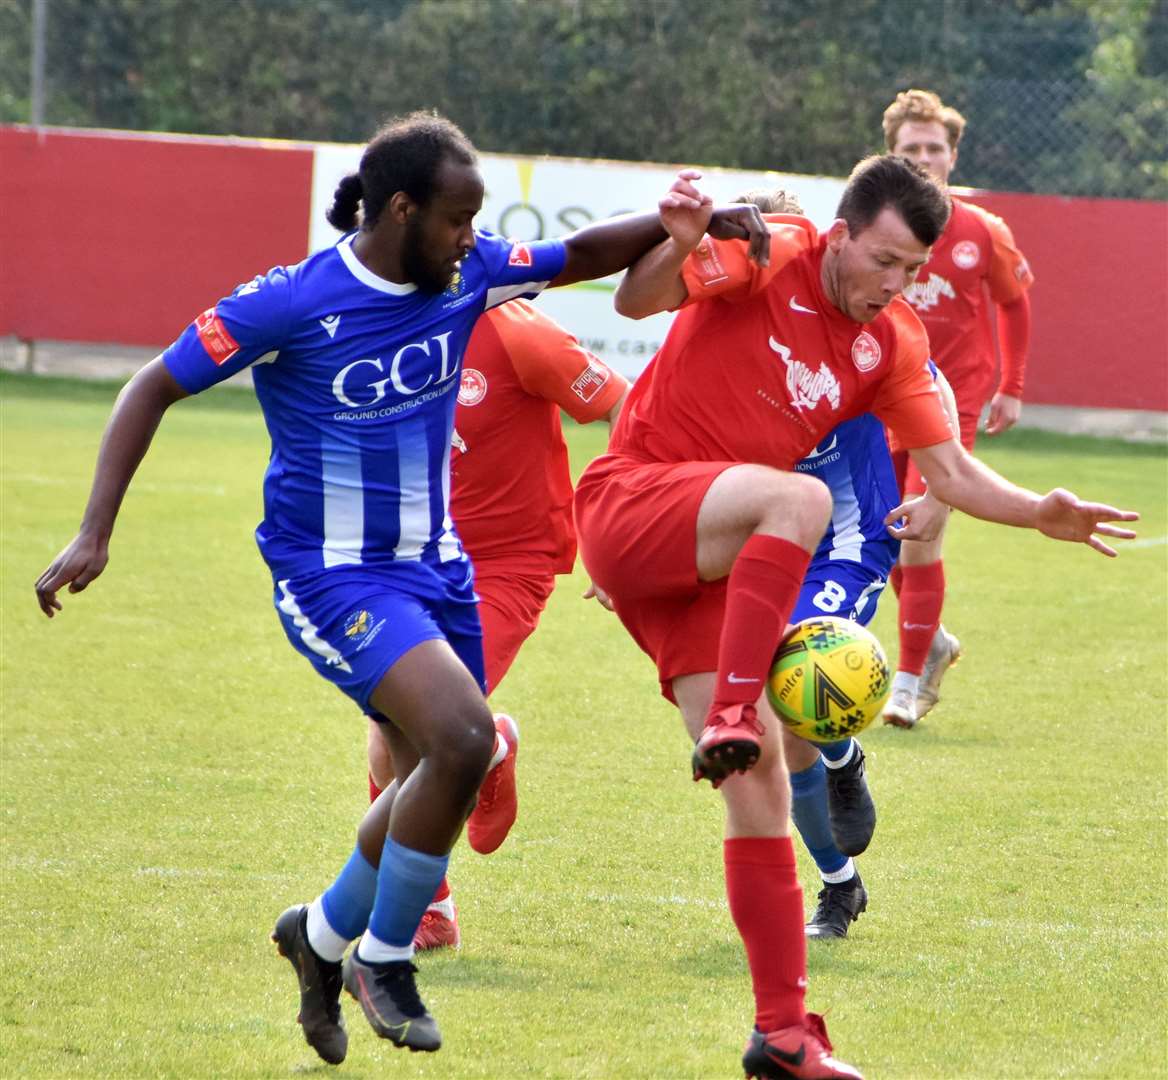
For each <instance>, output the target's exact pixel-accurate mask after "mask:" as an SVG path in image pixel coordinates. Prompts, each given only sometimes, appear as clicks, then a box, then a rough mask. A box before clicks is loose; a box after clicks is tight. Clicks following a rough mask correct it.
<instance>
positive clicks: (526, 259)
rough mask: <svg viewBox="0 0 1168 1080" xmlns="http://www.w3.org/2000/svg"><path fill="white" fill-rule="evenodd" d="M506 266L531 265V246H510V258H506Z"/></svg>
mask: <svg viewBox="0 0 1168 1080" xmlns="http://www.w3.org/2000/svg"><path fill="white" fill-rule="evenodd" d="M507 265H508V266H530V265H531V248H529V247H528V246H527V245H526V244H516V245H515V246H514V247H512V248H511V258H509V259H508V260H507Z"/></svg>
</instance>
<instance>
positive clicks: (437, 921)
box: [414, 907, 462, 952]
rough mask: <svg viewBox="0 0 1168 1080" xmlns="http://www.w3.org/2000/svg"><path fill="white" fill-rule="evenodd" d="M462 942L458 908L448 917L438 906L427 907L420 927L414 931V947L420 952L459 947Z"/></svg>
mask: <svg viewBox="0 0 1168 1080" xmlns="http://www.w3.org/2000/svg"><path fill="white" fill-rule="evenodd" d="M461 943H462V935H461V934H460V933H459V931H458V912H457V910H456V911H455V912H454V914H453V915H451V916H449V917H447V915H446V914H445V912H443V911H441V910H440V909H439V908H437V907H428V908H426V912H425V914H424V915H423V916H422V921H421V922H420V923H419V924H418V929H417V930H415V931H414V948H415V949H416V950H417V951H418V952H422V951H423V950H424V949H446V948H450V949H457V948H458V946H459V945H460V944H461Z"/></svg>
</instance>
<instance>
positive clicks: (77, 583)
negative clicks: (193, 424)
mask: <svg viewBox="0 0 1168 1080" xmlns="http://www.w3.org/2000/svg"><path fill="white" fill-rule="evenodd" d="M186 396H187V393H186V391H185V390H183V388H182V387H181V386H179V384H178V383H177V382H175V380H174V377H173V376H172V375H171V374H170V372H169V371H168V370H167V368H166V365H165V364H164V363H163V362H162V357H160V356H159V357H155V359H153V360H151V361H150V363H149V364H147V365H146V366H145V367H144V368H142V370H141V371H139V372H138V373H137V374H136V375H135V376H134V377H133V378H132V379H131V380H130V381H129V382H128V383H126V385H125V386H124V387H123V388H122V392H121V393H120V394H118V400H117V401H116V402H115V403H114V411H113V413H112V414H111V415H110V418H109V423H108V424H106V428H105V434H104V435H103V436H102V440H101V449H100V450H99V451H98V454H97V468H96V470H95V472H94V476H93V486H92V488H91V489H90V492H89V502H88V503H87V504H86V507H85V516H84V517H83V518H82V520H81V528H80V529H79V530H78V533H77V535H76V536H75V537H74V538H73V540H72V541H71V542H70V543H69V545H68V546H67V547H66V548H65V550H64V551H62V552H61V554H60V555H58V556H57V557H56V558H55V559H54V560H53V562H52V564H51V565H50V566H49V568H48V569H47V570H46V571H45V572H44V573H43V574H41V576H40V577H39V578H37V582H36V595H37V603H38V604H39V605H40V609H41V611H43V612H44V613H45V614H46V615H47V616H48V617H49V618H50V619H51V618H52V617H53V615H54V614H55V613H56V612H58V611H60V610H61V602H60V601H59V600H58V599H57V591H58V590H59V589H62V588H64V587H65V586H66V585H68V586H69V591H70V592H71V593H76V592H81V590H82V589H84V588H85V587H86V586H87V585H88V584H89V583H90V582H91V581H93V579H94V578H96V577H97V576H98V575H99V574H100V573H101V572H102V571H103V570H104V569H105V565H106V563H107V562H108V561H109V540H110V535H111V534H112V533H113V529H114V520H115V519H116V518H117V515H118V508H119V507H120V506H121V505H122V498H123V496H124V495H125V494H126V489H127V488H128V487H129V486H130V479H131V478H132V477H133V475H134V471H135V470H136V469H137V468H138V463H139V462H140V461H141V460H142V458H143V457H144V456H145V454H146V451H147V450H148V449H149V447H150V442H151V440H152V439H153V438H154V432H155V431H156V430H157V429H158V424H159V422H160V421H161V420H162V414H163V413H164V412H166V410H167V409H168V408H169V407H170V406H171V405H173V404H174V403H175V402H176V401H178V400H179V399H180V398H184V397H186Z"/></svg>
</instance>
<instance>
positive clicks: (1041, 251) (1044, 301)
mask: <svg viewBox="0 0 1168 1080" xmlns="http://www.w3.org/2000/svg"><path fill="white" fill-rule="evenodd" d="M971 201H972V202H976V203H979V204H980V205H982V206H984V207H985V208H986V209H987V210H992V211H993V212H994V213H995V214H999V215H1000V216H1001V217H1003V218H1005V219H1006V221H1007V222H1008V223H1009V225H1010V228H1011V229H1012V230H1013V232H1014V239H1015V240H1017V242H1018V245H1019V247H1020V248H1021V249H1022V251H1023V252H1025V254H1026V258H1027V259H1028V260H1029V262H1030V265H1031V267H1033V269H1034V275H1035V283H1034V287H1033V289H1032V290H1031V294H1030V298H1031V310H1032V313H1033V329H1032V336H1031V346H1030V362H1029V364H1028V365H1027V374H1026V400H1027V401H1029V402H1033V403H1035V404H1045V405H1071V406H1082V407H1086V408H1092V407H1094V408H1109V409H1157V410H1161V411H1163V410H1168V203H1163V202H1136V201H1134V200H1125V199H1080V198H1075V199H1070V198H1063V197H1060V196H1057V195H1006V194H998V193H990V192H983V193H980V194H979V195H978V196H977V197H976V198H973V199H971Z"/></svg>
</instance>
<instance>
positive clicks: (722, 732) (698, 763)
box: [692, 703, 766, 787]
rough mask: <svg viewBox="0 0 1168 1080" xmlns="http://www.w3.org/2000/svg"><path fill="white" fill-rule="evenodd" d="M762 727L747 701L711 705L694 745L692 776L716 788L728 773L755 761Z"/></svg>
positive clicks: (739, 769) (763, 730)
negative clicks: (706, 781) (735, 703)
mask: <svg viewBox="0 0 1168 1080" xmlns="http://www.w3.org/2000/svg"><path fill="white" fill-rule="evenodd" d="M764 734H766V728H765V727H763V724H762V721H761V720H759V718H758V711H757V710H756V709H755V707H754V706H753V705H751V704H749V703H746V704H742V705H721V706H719V705H717V704H715V705H714V708H713V709H712V710H711V711H710V715H709V716H708V717H706V726H705V727H704V728H703V729H702V733H701V735H700V736H699V738H698V741H697V743H696V744H695V746H694V751H693V758H692V762H693V774H694V776H693V778H694V780H709V781H710V782H711V783H712V784H713V785H714V787H718V786H719V785H720V784H721V783H722V781H723V780H725V779H726V777H727V776H729V775H730V774H731V773H732V772H746V770H747V769H749V768H750V767H751V766H753V765H754V763H755V762H756V761H758V755H759V752H760V747H759V742H758V740H759V738H760V737H761V736H762V735H764Z"/></svg>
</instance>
